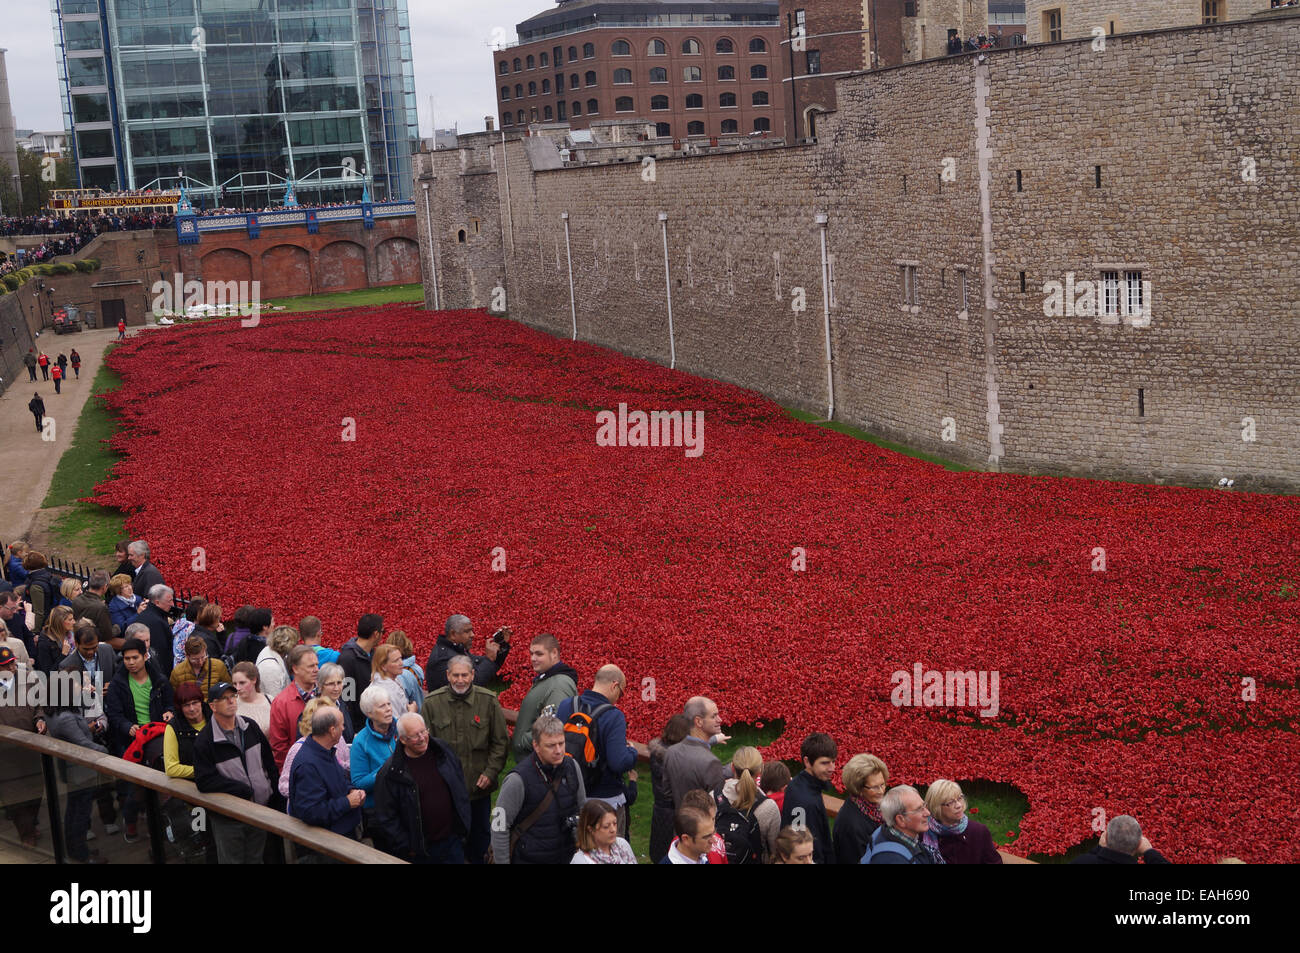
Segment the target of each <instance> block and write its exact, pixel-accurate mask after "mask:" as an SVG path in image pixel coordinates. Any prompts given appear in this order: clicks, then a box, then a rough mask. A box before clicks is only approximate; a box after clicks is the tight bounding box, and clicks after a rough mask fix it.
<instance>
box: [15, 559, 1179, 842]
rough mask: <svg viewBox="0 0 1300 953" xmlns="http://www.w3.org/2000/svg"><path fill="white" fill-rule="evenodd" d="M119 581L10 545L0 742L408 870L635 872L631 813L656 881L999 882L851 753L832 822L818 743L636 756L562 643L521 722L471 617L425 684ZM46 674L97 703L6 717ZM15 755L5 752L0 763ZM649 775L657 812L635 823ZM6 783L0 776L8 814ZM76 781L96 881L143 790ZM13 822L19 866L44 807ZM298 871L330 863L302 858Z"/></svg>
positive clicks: (501, 644)
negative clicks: (506, 867) (641, 781)
mask: <svg viewBox="0 0 1300 953" xmlns="http://www.w3.org/2000/svg"><path fill="white" fill-rule="evenodd" d="M115 558H119V559H120V563H119V565H118V566H117V568H116V570H115V571H114V572H113V573H111V574H110V573H109V572H107V571H106V570H102V569H100V570H95V571H93V572H91V573H90V574H89V577H88V578H87V579H85V581H84V583H83V581H81V580H79V579H63V580H60V579H59V578H58V577H57V576H56V575H55V574H53V573H52V571H51V570H50V568H49V567H48V565H47V563H46V560H45V557H44V556H43V555H42V554H41V553H38V552H34V551H31V550H29V549H28V548H27V546H26V544H25V543H23V542H21V541H20V542H16V543H14V544H12V546H11V547H10V553H9V558H8V559H7V560H6V562H5V571H6V575H7V577H8V578H7V579H6V581H5V582H3V583H2V584H0V618H3V619H4V620H5V623H6V625H7V626H8V630H9V631H8V633H7V635H8V638H7V639H6V640H4V641H3V642H2V643H0V701H6V700H7V701H9V702H11V703H10V704H0V723H3V724H5V725H9V726H10V727H15V728H22V729H26V730H30V731H36V732H39V733H42V734H48V735H50V736H52V737H55V738H59V739H61V740H64V741H68V742H72V743H74V744H78V745H80V746H82V747H84V748H88V749H92V750H95V751H98V752H101V753H112V754H114V755H117V756H120V757H122V758H125V759H126V760H128V761H130V762H133V763H135V764H143V765H146V766H151V767H155V768H157V769H158V770H161V771H164V772H166V774H167V776H168V777H170V778H174V779H178V780H181V781H187V782H191V783H193V784H194V785H195V787H196V789H197V790H198V791H199V792H205V793H225V794H231V795H234V796H235V797H239V798H243V799H245V800H248V801H252V802H254V803H257V804H260V805H263V806H268V807H271V808H275V809H279V810H282V811H285V812H287V813H288V814H289V815H290V816H292V817H295V818H298V819H299V820H301V821H303V822H305V823H307V824H310V825H314V826H317V827H321V828H325V829H327V830H329V831H332V832H334V833H335V834H339V835H342V836H343V837H345V838H351V839H362V840H365V841H368V842H369V843H371V844H373V845H374V847H376V848H377V849H379V850H382V851H385V852H387V853H390V854H392V855H394V856H396V857H398V858H401V859H403V860H407V861H411V862H416V863H472V864H482V863H498V864H508V863H519V864H540V863H550V864H632V863H637V857H636V855H635V853H634V852H633V850H632V848H631V846H630V844H629V842H628V829H629V822H630V817H631V815H632V813H633V811H634V808H635V809H638V810H641V811H644V812H646V813H648V814H649V817H650V838H649V859H650V860H652V861H653V862H656V863H661V864H758V863H777V864H857V863H871V864H921V865H935V864H1000V863H1002V862H1003V861H1002V855H1001V854H999V852H998V850H997V849H996V847H995V845H994V841H993V838H992V836H991V834H990V832H989V830H988V828H987V827H985V826H984V825H983V824H981V823H980V822H979V821H977V820H975V819H974V818H973V817H971V815H970V813H969V812H968V810H967V801H966V796H965V794H964V793H963V791H962V789H961V786H960V785H959V784H958V783H957V782H955V781H953V780H950V779H945V778H937V779H935V780H933V781H932V782H931V783H930V784H929V785H927V786H926V789H925V792H924V794H922V793H921V792H920V791H918V790H917V789H916V788H914V787H912V786H911V785H906V784H894V785H892V786H891V785H890V769H889V767H888V766H887V765H886V763H885V762H884V761H883V760H882V759H881V758H879V757H877V756H876V755H874V754H871V753H868V752H860V753H855V754H853V755H852V756H851V757H848V758H847V760H846V761H845V762H844V764H843V769H842V775H841V776H842V781H843V784H844V788H845V791H844V799H843V801H842V802H836V801H833V800H828V798H827V795H828V794H831V793H833V788H832V787H831V785H830V780H831V777H832V775H833V774H834V771H835V768H836V765H837V763H838V762H839V759H840V757H841V754H842V752H841V751H840V750H839V748H838V746H837V745H836V743H835V741H834V740H833V738H832V737H831V736H830V735H829V734H826V733H823V732H814V733H812V734H810V735H808V737H807V738H805V739H804V741H803V743H802V745H801V748H800V752H799V753H800V764H799V766H797V767H796V771H797V773H794V774H793V776H792V772H791V769H790V767H789V766H787V764H786V763H784V762H781V761H764V760H763V758H762V757H761V755H760V754H759V752H758V750H757V749H756V748H753V747H739V748H737V749H736V750H734V751H732V752H731V754H730V757H729V760H728V761H727V762H725V763H724V762H723V761H722V760H720V759H719V758H718V757H717V755H716V754H715V749H716V748H717V746H718V745H720V744H725V743H726V742H728V741H729V740H730V739H729V738H728V737H727V736H726V735H724V734H723V720H722V714H721V711H720V710H719V706H718V704H717V703H716V702H715V701H714V700H712V699H709V698H706V697H703V696H696V697H693V698H690V699H689V700H687V701H686V702H685V704H684V706H683V707H682V709H681V710H680V711H677V712H673V713H672V715H671V717H669V718H668V720H667V722H666V723H665V724H664V727H663V730H662V732H661V733H660V735H659V736H658V737H656V738H652V739H650V740H649V741H648V743H645V744H643V743H641V742H639V741H634V740H632V739H630V738H629V737H628V734H627V719H626V717H625V715H624V713H623V711H622V710H621V709H620V707H619V705H620V702H621V700H622V699H623V698H624V697H626V695H627V691H628V679H627V676H626V675H625V674H624V672H623V671H622V670H621V669H620V668H619V667H618V666H616V665H613V664H605V665H602V666H600V667H599V668H597V669H596V670H595V671H589V672H585V673H584V672H579V671H576V670H575V669H574V668H573V667H572V666H570V665H569V664H567V663H566V662H565V661H564V660H563V659H562V657H561V656H562V647H561V645H560V642H559V640H558V639H556V638H555V637H554V636H553V635H550V634H546V633H539V634H537V635H535V636H533V637H532V638H531V639H530V641H529V643H528V645H527V652H528V659H529V664H530V665H531V668H532V670H533V678H532V681H531V683H530V686H529V689H528V692H527V694H526V695H525V696H524V698H523V701H522V702H521V704H520V707H519V710H518V711H517V712H514V711H507V710H506V709H504V708H503V707H502V706H501V704H500V701H499V700H498V698H497V694H496V692H494V691H492V690H491V689H490V688H489V687H488V686H489V685H490V684H492V683H493V682H495V681H496V680H497V678H498V675H499V673H500V672H501V669H502V666H503V663H504V662H505V661H506V659H507V657H508V655H509V653H510V652H511V650H512V648H513V645H512V641H513V640H512V635H513V633H512V632H511V631H510V629H509V628H504V627H503V628H500V629H497V630H496V631H495V632H493V633H492V634H491V635H487V636H485V637H484V638H483V639H482V640H481V641H479V640H478V637H477V636H476V635H475V626H474V623H473V622H472V621H471V620H470V619H469V618H468V617H466V616H465V615H461V614H456V615H452V616H450V617H449V618H448V619H447V620H446V622H445V624H444V626H443V630H442V634H441V635H440V636H439V637H438V639H437V641H436V642H435V643H434V646H433V649H432V651H431V652H430V653H429V655H428V657H427V659H426V660H425V661H424V663H423V664H420V662H419V660H418V659H417V658H416V655H415V648H414V646H413V644H412V641H411V639H410V637H409V636H408V635H407V634H406V633H405V632H403V631H401V630H393V631H389V630H388V629H387V628H386V627H385V625H384V620H383V618H382V616H380V615H378V614H375V613H367V614H365V615H362V616H361V618H360V619H359V620H358V622H357V625H356V631H355V634H351V633H348V635H349V637H348V638H347V639H346V640H341V636H342V635H343V633H328V635H329V636H333V638H331V639H330V641H341V646H340V647H339V648H338V649H334V648H329V647H327V646H326V645H325V642H326V640H327V638H326V637H327V633H325V632H324V631H323V630H322V625H321V622H320V620H319V619H318V618H316V617H314V616H308V617H306V618H303V619H301V620H299V622H298V624H297V625H296V626H293V625H286V624H282V623H277V621H276V619H275V617H274V615H273V613H272V612H271V610H269V609H266V608H259V607H254V606H247V605H246V606H241V607H240V608H239V609H237V610H236V611H235V612H234V613H233V614H231V616H230V618H229V620H227V613H226V611H225V610H224V609H223V608H222V607H221V606H220V605H217V604H215V603H211V602H207V601H205V600H204V599H201V598H196V599H192V600H191V601H190V602H189V603H188V604H187V605H185V606H180V605H176V604H175V601H174V596H175V593H174V591H173V590H172V589H171V588H170V587H168V586H167V585H166V582H165V580H164V578H163V575H162V573H161V572H160V571H159V569H158V567H157V566H155V565H154V564H153V562H152V561H151V559H150V549H149V545H148V543H147V542H146V541H145V540H135V541H133V542H130V543H127V542H123V543H121V544H119V546H118V551H117V553H116V557H115ZM0 634H6V633H0ZM476 642H477V645H476ZM479 646H481V648H482V654H478V653H476V652H475V651H473V649H474V648H476V647H479ZM56 672H58V673H68V672H70V673H72V674H73V676H75V677H79V678H80V679H82V681H83V684H87V685H98V686H102V688H100V689H96V691H98V692H99V694H98V695H95V694H94V693H91V695H90V701H89V702H88V701H87V699H86V696H85V695H83V697H82V698H81V699H79V700H75V701H73V702H69V703H66V704H58V705H56V704H54V703H51V704H49V705H48V706H46V707H38V706H34V705H32V704H27V705H22V704H13V703H12V702H13V701H14V700H15V698H17V699H18V700H21V696H14V695H10V696H9V697H8V698H7V699H6V698H5V695H4V693H5V692H12V691H13V688H14V685H15V683H16V681H17V680H20V679H22V680H32V679H39V678H42V677H45V678H48V677H51V675H52V673H56ZM511 725H513V732H512V731H511V730H510V729H511ZM25 751H26V749H22V748H14V747H8V748H5V749H2V750H0V760H3V759H9V760H12V759H13V758H15V757H18V756H19V755H21V753H23V752H25ZM508 757H513V760H514V766H513V768H512V769H510V770H507V758H508ZM642 761H648V763H649V774H650V790H651V793H652V802H651V803H650V804H642V805H641V806H640V807H639V808H638V807H637V801H638V797H637V795H638V785H637V783H636V782H637V766H638V764H639V762H642ZM10 768H11V766H10ZM13 773H14V772H13V771H12V768H11V769H10V770H8V771H0V793H6V792H4V786H5V783H6V779H8V778H10V777H12V776H13ZM38 773H39V772H38ZM68 780H69V784H68V794H67V797H66V801H67V811H66V813H67V816H66V823H65V835H66V842H67V843H66V850H67V853H68V855H69V857H71V858H72V859H73V860H75V861H78V862H83V863H103V862H105V858H104V857H103V856H102V855H101V854H99V853H97V852H96V851H95V850H93V849H92V848H91V846H90V845H89V844H88V843H87V838H88V835H89V832H90V827H91V814H92V808H93V807H94V806H95V805H96V804H97V805H98V809H99V813H100V818H101V820H102V822H103V825H104V826H103V830H104V831H105V833H106V834H108V835H115V834H117V833H119V832H120V833H121V834H122V835H123V837H124V838H125V840H126V841H127V842H133V841H135V840H137V839H139V837H140V835H141V831H140V826H139V825H140V814H141V811H142V809H143V807H142V802H143V796H142V792H141V791H140V789H139V787H138V786H136V785H131V784H129V783H125V782H120V781H119V782H116V783H106V782H104V781H103V778H102V777H101V776H100V775H96V774H93V773H90V776H89V777H88V778H84V779H82V783H80V784H77V783H74V778H73V772H72V771H71V770H70V771H69V779H68ZM494 792H496V794H497V797H496V803H495V808H493V806H492V794H493V793H494ZM5 803H6V805H7V812H8V816H9V818H10V819H11V820H12V822H13V823H14V825H15V826H16V828H17V829H18V833H19V836H20V837H21V839H22V840H23V842H24V844H26V845H27V846H29V847H34V846H35V845H36V842H37V838H38V829H37V821H38V817H39V811H40V806H41V800H40V798H39V796H37V797H36V798H35V799H34V800H33V799H31V798H30V797H28V798H27V799H26V800H24V801H22V802H21V803H15V800H14V799H13V798H11V797H9V796H6V797H5ZM836 804H838V808H837V809H836V807H835V805H836ZM828 806H829V807H830V809H831V811H830V812H828ZM831 813H834V817H835V820H834V825H833V827H832V824H831ZM163 814H164V815H165V816H166V823H167V825H168V831H169V833H168V837H169V839H171V840H174V841H176V842H178V843H179V844H180V845H181V849H182V850H183V851H187V852H188V854H187V856H188V857H189V858H190V859H203V860H206V861H207V862H218V863H254V864H255V863H263V862H266V861H270V860H274V859H276V858H278V857H282V856H283V854H282V853H279V852H277V851H275V850H273V848H275V847H277V846H278V845H277V844H276V841H277V840H278V838H275V837H270V838H268V835H267V833H266V832H265V831H264V830H262V829H260V828H257V827H254V826H251V825H248V824H245V823H243V822H241V821H239V820H238V819H236V818H234V817H228V816H225V815H220V814H217V813H215V812H211V811H209V813H208V818H209V822H208V824H207V825H206V829H205V830H202V831H199V832H192V825H191V824H190V823H189V818H190V805H189V804H188V803H185V802H184V801H183V800H182V799H179V798H173V799H171V800H170V801H167V802H166V803H164V804H163ZM297 856H298V859H299V862H327V860H328V858H327V857H326V856H325V855H323V854H319V853H315V852H312V851H311V850H309V849H307V848H305V847H303V846H301V845H299V847H298V850H297ZM1139 860H1141V861H1142V862H1145V863H1148V864H1150V863H1167V862H1168V861H1166V860H1165V858H1164V857H1163V856H1161V854H1160V853H1159V852H1158V851H1157V850H1156V849H1155V848H1153V847H1152V846H1151V844H1150V842H1149V841H1148V840H1147V838H1146V837H1144V836H1143V834H1142V830H1141V827H1140V825H1139V823H1138V821H1137V820H1136V819H1135V818H1133V817H1131V816H1128V815H1124V816H1119V817H1114V818H1112V819H1111V820H1110V821H1109V823H1108V825H1107V826H1106V828H1105V832H1104V834H1103V835H1102V837H1101V841H1100V845H1099V846H1097V847H1095V848H1094V849H1093V850H1092V851H1091V852H1090V853H1087V854H1083V855H1081V856H1080V857H1078V858H1076V859H1075V861H1074V862H1075V863H1088V864H1133V863H1138V862H1139Z"/></svg>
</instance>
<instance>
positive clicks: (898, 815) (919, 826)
mask: <svg viewBox="0 0 1300 953" xmlns="http://www.w3.org/2000/svg"><path fill="white" fill-rule="evenodd" d="M880 818H881V820H882V821H884V823H883V824H881V825H880V827H878V828H876V832H875V833H874V834H872V835H871V847H870V848H869V849H868V850H867V852H866V853H865V854H863V855H862V863H864V864H942V863H943V862H944V860H943V854H941V853H939V847H938V844H933V845H931V844H929V843H927V841H926V837H925V835H926V832H927V831H929V830H930V812H929V810H927V809H926V806H925V800H924V799H923V798H922V797H921V795H920V794H919V793H917V790H916V788H914V787H912V786H911V785H907V784H900V785H898V787H895V788H891V789H890V790H889V793H888V794H886V795H885V796H884V797H883V798H881V801H880Z"/></svg>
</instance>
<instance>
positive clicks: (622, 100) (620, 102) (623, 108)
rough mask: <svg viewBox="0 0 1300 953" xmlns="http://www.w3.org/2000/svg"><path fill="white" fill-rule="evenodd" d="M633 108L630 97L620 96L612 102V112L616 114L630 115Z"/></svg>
mask: <svg viewBox="0 0 1300 953" xmlns="http://www.w3.org/2000/svg"><path fill="white" fill-rule="evenodd" d="M633 108H634V107H633V106H632V97H631V96H620V97H618V99H616V100H614V112H616V113H630V112H632V110H633Z"/></svg>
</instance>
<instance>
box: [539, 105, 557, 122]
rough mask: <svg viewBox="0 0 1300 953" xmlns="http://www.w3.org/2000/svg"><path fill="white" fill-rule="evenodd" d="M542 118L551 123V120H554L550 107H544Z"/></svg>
mask: <svg viewBox="0 0 1300 953" xmlns="http://www.w3.org/2000/svg"><path fill="white" fill-rule="evenodd" d="M542 118H543V119H545V120H546V121H547V122H550V121H551V119H552V118H554V114H553V113H552V112H551V107H550V106H544V107H543V108H542Z"/></svg>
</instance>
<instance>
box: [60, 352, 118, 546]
mask: <svg viewBox="0 0 1300 953" xmlns="http://www.w3.org/2000/svg"><path fill="white" fill-rule="evenodd" d="M111 347H112V346H111V345H110V349H111ZM121 383H122V381H121V379H120V378H119V377H118V376H117V375H116V374H114V373H113V372H112V371H111V370H109V369H108V366H107V365H106V364H101V365H100V366H99V371H98V372H97V373H96V374H95V380H94V381H93V382H92V384H91V393H92V394H95V395H98V394H102V393H105V392H107V391H111V390H115V389H116V388H117V387H119V386H120V385H121ZM114 428H115V424H114V422H113V419H112V418H111V417H110V416H109V414H108V410H107V409H106V408H105V406H104V401H103V399H102V398H100V397H98V396H92V397H91V398H90V400H88V401H86V406H85V407H84V408H83V409H82V411H81V416H80V417H79V418H78V420H77V429H76V430H75V431H74V432H73V435H72V445H71V446H70V447H68V449H67V450H66V451H65V452H64V454H63V456H62V457H60V458H59V465H58V467H56V468H55V470H54V476H53V478H52V479H51V480H50V491H49V493H47V494H46V496H45V502H44V503H42V504H41V505H42V507H43V508H44V509H50V508H52V507H61V508H65V509H64V511H63V512H62V513H60V514H59V516H58V517H57V518H56V519H55V520H54V522H53V523H52V524H51V525H50V536H51V539H52V541H53V542H54V544H55V545H54V546H52V547H51V549H52V550H54V551H55V552H60V553H74V554H75V553H83V552H85V553H100V554H110V553H112V552H113V547H114V546H115V545H116V544H117V542H118V540H120V539H122V537H123V533H124V532H125V530H124V529H123V524H124V523H125V517H124V515H123V514H122V513H121V512H119V511H118V510H114V509H109V508H108V507H106V506H100V505H99V504H98V503H80V502H78V498H79V497H83V496H89V495H90V494H91V492H92V491H93V490H94V489H95V484H96V483H99V482H100V481H102V480H104V479H105V478H106V477H107V476H108V474H109V472H110V471H111V470H112V469H113V466H114V464H116V463H117V461H118V459H119V458H118V455H117V454H116V453H114V452H113V451H112V450H110V449H109V448H108V444H107V440H108V438H109V437H110V436H112V434H113V430H114Z"/></svg>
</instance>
